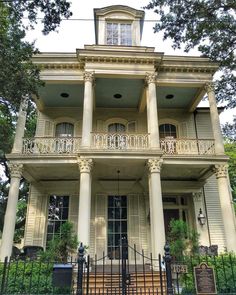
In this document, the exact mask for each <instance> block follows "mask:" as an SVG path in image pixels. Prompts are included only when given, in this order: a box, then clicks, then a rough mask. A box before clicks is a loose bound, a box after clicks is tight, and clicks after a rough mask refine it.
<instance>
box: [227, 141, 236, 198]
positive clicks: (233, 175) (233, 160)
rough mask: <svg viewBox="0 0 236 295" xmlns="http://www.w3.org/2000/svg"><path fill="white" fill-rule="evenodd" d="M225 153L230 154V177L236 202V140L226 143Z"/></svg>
mask: <svg viewBox="0 0 236 295" xmlns="http://www.w3.org/2000/svg"><path fill="white" fill-rule="evenodd" d="M225 153H226V154H227V155H228V156H229V162H228V164H229V170H228V171H229V178H230V184H231V188H232V195H233V199H234V201H235V202H236V141H234V142H228V143H225Z"/></svg>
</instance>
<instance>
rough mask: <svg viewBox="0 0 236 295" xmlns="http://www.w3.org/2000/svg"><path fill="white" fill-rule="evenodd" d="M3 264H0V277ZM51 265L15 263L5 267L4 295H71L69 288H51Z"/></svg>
mask: <svg viewBox="0 0 236 295" xmlns="http://www.w3.org/2000/svg"><path fill="white" fill-rule="evenodd" d="M2 274H3V263H1V264H0V277H1V278H2ZM52 274H53V264H52V263H49V262H45V263H43V262H40V261H15V262H11V264H9V265H8V267H7V280H6V281H5V288H4V292H3V293H4V294H71V290H70V289H71V288H53V286H52Z"/></svg>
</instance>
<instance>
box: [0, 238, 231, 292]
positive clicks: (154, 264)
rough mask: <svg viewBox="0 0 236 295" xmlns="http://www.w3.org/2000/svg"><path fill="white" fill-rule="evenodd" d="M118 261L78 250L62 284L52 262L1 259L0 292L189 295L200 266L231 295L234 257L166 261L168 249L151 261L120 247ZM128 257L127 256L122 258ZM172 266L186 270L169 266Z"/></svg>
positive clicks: (131, 247)
mask: <svg viewBox="0 0 236 295" xmlns="http://www.w3.org/2000/svg"><path fill="white" fill-rule="evenodd" d="M119 253H120V254H119V255H120V256H119V259H112V258H111V256H108V255H105V253H104V254H103V255H102V256H101V257H97V256H96V255H95V256H94V257H90V256H89V255H86V253H84V248H83V247H80V248H79V253H78V259H77V260H76V261H70V262H68V263H67V266H68V265H69V266H71V269H73V273H72V275H71V278H70V279H69V283H68V282H67V284H65V280H66V276H68V273H66V271H67V270H62V272H60V276H59V277H58V278H59V281H58V278H57V281H56V283H55V265H57V264H56V263H54V262H51V261H40V260H19V259H16V260H10V261H8V260H5V262H3V263H1V264H0V294H21V295H23V294H50V295H51V294H76V295H131V294H135V295H164V294H165V295H173V294H175V295H177V294H178V295H180V294H182V295H194V294H196V290H195V284H194V271H193V269H194V267H195V266H197V265H199V264H200V263H202V262H206V263H207V264H208V265H209V266H212V267H213V268H214V271H215V278H216V287H217V291H218V293H217V294H222V295H223V294H228V295H230V294H232V295H233V294H234V295H236V256H235V255H233V254H228V255H227V254H224V255H219V256H194V257H183V259H182V260H181V261H175V260H172V261H171V256H170V253H169V248H168V247H165V255H164V257H163V258H162V257H161V256H160V255H159V257H158V259H153V257H152V255H151V254H150V255H147V254H146V253H144V251H138V250H137V249H136V246H135V245H134V246H129V245H127V244H126V245H122V247H121V248H120V252H119ZM127 253H128V254H127ZM174 265H180V266H181V265H182V266H185V267H186V268H185V270H187V271H184V272H183V271H181V268H178V269H177V268H176V267H175V268H173V266H174ZM171 266H172V268H171Z"/></svg>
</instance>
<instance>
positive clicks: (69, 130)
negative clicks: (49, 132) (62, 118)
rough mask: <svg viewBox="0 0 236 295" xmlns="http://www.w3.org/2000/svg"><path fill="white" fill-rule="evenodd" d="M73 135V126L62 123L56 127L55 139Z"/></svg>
mask: <svg viewBox="0 0 236 295" xmlns="http://www.w3.org/2000/svg"><path fill="white" fill-rule="evenodd" d="M73 135H74V125H73V124H71V123H67V122H63V123H59V124H57V126H56V137H72V136H73Z"/></svg>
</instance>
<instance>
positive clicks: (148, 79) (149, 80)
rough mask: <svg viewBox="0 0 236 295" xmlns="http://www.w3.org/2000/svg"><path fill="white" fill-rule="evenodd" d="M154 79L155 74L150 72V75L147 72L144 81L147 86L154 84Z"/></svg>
mask: <svg viewBox="0 0 236 295" xmlns="http://www.w3.org/2000/svg"><path fill="white" fill-rule="evenodd" d="M156 78H157V73H156V72H152V73H148V72H147V73H146V77H145V81H146V83H147V84H150V83H156Z"/></svg>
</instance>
